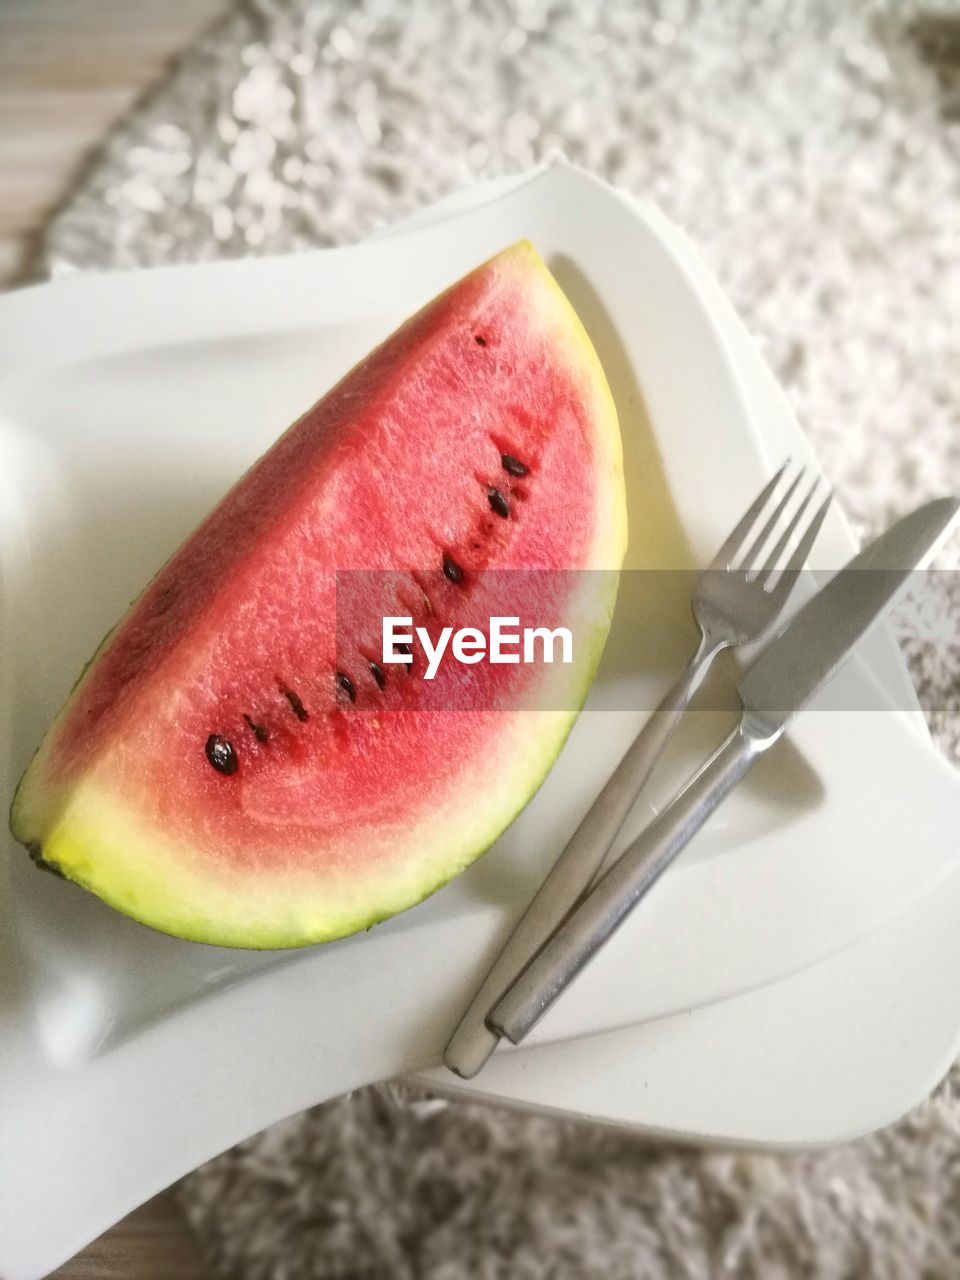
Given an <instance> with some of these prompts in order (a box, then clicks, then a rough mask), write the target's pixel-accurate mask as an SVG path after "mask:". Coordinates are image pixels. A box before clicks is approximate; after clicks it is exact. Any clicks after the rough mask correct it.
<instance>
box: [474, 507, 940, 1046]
mask: <svg viewBox="0 0 960 1280" xmlns="http://www.w3.org/2000/svg"><path fill="white" fill-rule="evenodd" d="M958 508H960V501H958V500H957V499H954V498H940V499H937V500H936V501H934V502H929V503H927V504H926V505H925V506H922V507H919V508H918V509H917V510H916V511H914V512H912V513H911V514H910V515H907V516H904V517H903V519H902V520H899V521H898V522H897V523H896V524H895V525H893V526H892V527H891V528H890V529H888V530H887V531H886V532H885V533H883V534H881V535H880V537H879V538H877V539H876V540H875V541H874V542H872V543H871V544H870V545H869V546H868V547H866V548H865V549H864V550H863V551H861V552H860V554H859V555H857V556H854V558H853V559H852V560H851V561H850V562H849V563H848V564H847V565H846V567H845V568H844V569H843V570H841V571H840V572H839V573H837V574H836V575H835V576H834V577H833V578H832V579H831V580H830V582H828V583H827V585H826V586H825V587H824V588H823V590H822V591H819V592H818V593H817V594H816V595H815V596H814V597H813V598H812V599H811V600H809V601H808V602H807V603H806V604H805V605H804V606H803V607H802V608H801V609H800V610H798V612H797V613H796V614H795V615H794V617H793V618H792V619H791V620H790V622H788V623H787V625H786V626H785V627H784V628H783V629H782V630H781V631H780V633H779V634H778V635H777V636H776V638H775V639H774V640H772V641H771V642H770V643H769V644H768V645H767V646H766V648H765V649H764V651H763V652H762V653H761V655H760V656H759V657H758V658H757V659H756V661H755V662H753V664H752V665H751V666H750V667H749V669H748V670H747V671H746V672H745V674H744V675H743V677H742V678H741V680H740V683H739V685H738V688H737V692H738V693H739V695H740V702H741V704H742V713H741V716H740V721H739V723H738V724H737V726H736V728H735V729H734V730H733V732H732V733H731V734H730V736H729V737H728V738H727V739H726V741H725V742H724V743H723V744H722V745H721V746H720V747H719V748H718V749H717V751H716V752H715V753H714V754H713V756H711V758H710V759H709V760H708V761H707V763H706V764H705V765H704V766H703V767H702V768H701V769H700V771H699V772H698V773H696V774H695V775H694V776H693V777H692V778H691V779H690V780H689V782H687V784H686V786H684V787H683V789H682V790H681V791H680V792H679V793H678V794H677V795H676V797H675V798H674V799H673V800H672V801H671V803H670V804H669V805H668V806H667V808H666V809H664V810H662V811H661V812H660V813H659V814H658V815H657V817H656V818H654V819H653V821H652V822H651V823H650V825H649V826H648V827H647V828H646V829H645V830H644V831H643V832H642V833H641V834H640V835H639V836H638V837H637V839H636V840H635V841H634V842H633V844H632V845H630V847H629V848H628V849H627V850H626V852H625V853H624V854H623V855H622V856H621V858H620V859H619V861H617V862H616V863H615V864H614V865H613V867H612V868H611V869H610V870H609V871H608V872H607V873H606V875H605V876H604V877H603V878H602V879H601V880H600V881H599V882H598V883H597V885H596V887H595V888H594V889H593V890H592V891H591V892H590V893H589V895H588V896H587V897H586V898H584V899H583V900H582V901H581V903H580V904H579V905H578V906H577V907H576V908H575V910H573V911H572V912H571V914H570V915H569V916H568V917H567V919H566V920H565V921H564V923H563V924H562V925H561V926H560V928H559V929H558V930H557V931H556V932H555V933H554V934H553V936H552V937H551V938H550V940H549V941H548V942H547V944H546V945H545V946H544V948H543V949H542V950H541V951H540V952H539V953H538V955H537V956H536V957H535V958H534V959H533V960H532V961H531V963H530V965H529V966H528V967H527V968H526V969H525V970H524V971H523V973H521V974H520V976H519V977H518V978H517V980H516V981H515V982H514V983H513V985H512V986H511V987H510V988H509V989H508V990H507V992H506V993H505V994H504V995H503V996H502V997H501V998H500V1000H499V1001H498V1002H497V1003H496V1004H495V1005H494V1007H493V1008H492V1009H491V1011H490V1013H489V1014H488V1015H487V1025H488V1026H489V1027H490V1029H491V1030H492V1031H493V1032H495V1033H496V1034H497V1035H500V1036H506V1037H507V1039H508V1040H510V1041H512V1042H513V1043H514V1044H519V1043H520V1041H521V1040H523V1038H524V1037H525V1036H526V1035H527V1033H528V1032H529V1031H530V1030H531V1029H532V1028H533V1027H534V1026H535V1025H536V1023H537V1022H539V1020H540V1018H541V1017H542V1016H543V1015H544V1013H546V1011H547V1010H548V1009H549V1008H550V1006H551V1005H552V1004H553V1003H554V1001H555V1000H556V999H557V998H558V997H559V996H560V995H561V994H562V993H563V992H564V991H565V990H566V988H567V987H568V986H569V984H570V983H571V982H572V981H573V980H574V978H575V977H576V976H577V974H579V973H580V972H581V970H582V969H583V968H584V967H585V966H586V965H587V964H588V963H589V961H590V960H591V959H592V958H593V956H594V955H595V954H596V953H597V951H599V949H600V948H601V947H602V946H603V944H604V942H606V941H607V939H608V938H609V937H610V936H611V934H613V933H614V931H615V930H616V929H618V928H619V926H620V925H621V924H622V923H623V921H624V920H625V919H626V917H627V916H628V915H629V914H630V912H631V911H632V910H633V908H634V907H635V906H636V905H637V903H638V902H639V901H640V900H641V898H643V897H644V896H645V894H646V893H647V892H648V890H649V889H650V888H651V887H652V885H653V884H655V882H656V881H657V880H658V879H659V878H660V876H661V875H662V874H663V872H664V871H665V870H666V869H667V867H668V866H669V865H670V864H671V862H672V861H673V860H674V858H676V856H677V854H678V853H679V852H680V851H681V849H683V848H684V847H685V846H686V845H687V844H688V842H689V841H690V840H691V839H692V837H693V836H694V835H695V833H696V832H697V831H699V829H700V828H701V827H702V826H703V824H704V822H705V821H706V820H707V818H708V817H709V816H710V814H712V813H713V811H714V810H715V809H716V808H717V806H718V805H719V804H720V803H721V801H722V800H723V799H724V798H725V797H726V796H727V795H729V793H730V792H731V791H732V790H733V788H734V787H735V786H736V785H737V783H738V782H739V781H740V780H741V778H742V777H743V776H744V774H745V773H746V772H747V771H748V770H749V769H750V768H751V766H752V765H754V764H755V763H756V762H757V760H758V759H759V758H760V756H761V755H763V753H764V752H765V751H767V750H769V748H770V747H772V746H773V744H774V743H775V742H776V741H777V740H778V739H779V738H780V737H781V735H782V734H783V732H784V730H785V729H786V727H787V725H788V724H789V722H790V720H791V719H792V718H793V716H795V715H796V713H797V712H798V711H799V710H800V709H801V708H802V707H803V706H804V705H805V704H806V703H807V702H808V701H809V700H810V699H811V698H812V697H813V696H814V694H816V693H817V692H818V691H819V689H820V688H821V687H822V686H823V685H824V684H825V683H826V682H827V681H828V680H829V679H830V677H831V676H832V675H833V674H834V673H835V672H836V670H837V668H838V667H839V666H840V665H841V663H842V662H843V661H844V659H845V658H846V657H847V656H848V654H849V653H850V651H851V650H852V649H853V648H854V647H855V646H856V644H857V643H858V641H859V640H861V639H862V637H863V636H864V635H865V634H866V633H867V632H868V631H869V630H870V628H871V627H872V626H873V624H874V623H875V622H877V621H878V620H879V619H880V618H881V617H882V615H883V614H884V612H885V611H886V610H887V609H888V608H889V607H890V605H891V604H892V603H893V602H894V600H895V599H896V598H897V596H898V595H899V594H900V592H901V591H902V590H903V589H904V587H905V586H906V584H907V582H908V580H909V578H910V575H911V574H912V573H913V572H914V570H916V569H918V568H920V567H922V565H923V564H924V563H925V562H926V561H927V560H928V559H929V557H930V556H931V555H932V554H933V553H934V552H935V550H936V548H937V546H938V545H939V544H940V542H941V541H942V540H943V538H944V537H945V536H946V534H947V531H948V529H949V526H950V524H951V522H952V521H953V519H954V517H955V516H956V514H957V510H958ZM865 571H866V572H865Z"/></svg>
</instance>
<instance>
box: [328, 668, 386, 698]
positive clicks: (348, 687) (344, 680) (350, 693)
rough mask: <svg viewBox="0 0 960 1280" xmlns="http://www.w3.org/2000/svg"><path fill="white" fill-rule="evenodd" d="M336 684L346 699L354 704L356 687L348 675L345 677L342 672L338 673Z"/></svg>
mask: <svg viewBox="0 0 960 1280" xmlns="http://www.w3.org/2000/svg"><path fill="white" fill-rule="evenodd" d="M381 674H382V673H381ZM337 684H338V685H339V686H340V688H341V689H342V690H343V692H344V693H345V694H346V695H347V697H348V698H349V699H350V701H351V702H356V700H357V690H356V687H355V686H354V683H353V681H352V680H351V679H350V677H349V676H348V675H345V674H344V672H342V671H338V672H337Z"/></svg>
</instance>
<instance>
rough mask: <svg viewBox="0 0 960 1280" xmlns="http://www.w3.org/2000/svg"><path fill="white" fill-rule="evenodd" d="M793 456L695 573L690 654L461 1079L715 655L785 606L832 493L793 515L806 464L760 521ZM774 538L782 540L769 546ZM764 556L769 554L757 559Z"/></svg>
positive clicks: (485, 987)
mask: <svg viewBox="0 0 960 1280" xmlns="http://www.w3.org/2000/svg"><path fill="white" fill-rule="evenodd" d="M789 465H790V464H789V459H788V461H787V462H785V463H784V464H783V466H782V467H781V468H780V470H779V471H778V472H777V473H776V475H774V477H773V479H772V480H770V482H769V484H767V485H766V486H765V487H764V488H763V490H762V491H761V492H760V493H759V494H758V495H757V497H756V498H755V499H754V501H753V502H752V503H751V504H750V506H749V507H748V508H747V510H746V512H745V513H744V515H743V518H742V519H741V520H740V521H739V523H738V524H737V525H736V527H735V528H734V529H733V530H732V532H731V533H730V535H729V537H728V538H727V540H726V541H725V542H724V544H723V546H722V547H721V548H720V550H719V551H718V552H717V554H716V556H715V557H714V559H713V561H712V563H711V564H710V565H709V566H708V567H707V568H706V569H705V570H704V571H703V573H701V574H700V576H699V578H698V579H697V585H696V588H695V590H694V595H693V601H692V607H693V616H694V620H695V621H696V623H697V626H698V628H699V631H700V638H699V642H698V644H697V647H696V649H695V651H694V653H693V655H692V656H691V658H690V660H689V661H688V663H687V665H686V667H685V668H684V670H683V671H682V672H681V674H680V676H679V677H678V679H677V681H676V682H675V684H674V685H673V686H672V688H671V689H669V690H668V692H667V693H666V694H665V695H664V697H663V699H662V700H661V701H660V703H659V704H658V706H657V707H656V708H655V710H654V711H653V713H652V714H651V716H650V718H649V719H648V720H647V722H646V724H645V725H644V726H643V728H642V729H641V730H640V732H639V734H638V735H637V737H636V738H635V739H634V741H633V743H632V744H631V746H630V747H628V748H627V751H626V753H625V754H624V756H623V758H622V759H621V761H620V763H619V764H618V765H617V767H616V769H615V770H614V772H613V773H612V774H611V776H610V778H609V780H608V782H607V783H606V785H605V786H604V788H603V790H602V791H601V792H600V794H599V795H598V796H597V798H596V800H595V801H594V802H593V804H592V805H591V807H590V809H589V810H588V811H587V813H586V815H585V816H584V818H583V820H582V821H581V823H580V825H579V827H578V828H577V830H576V831H575V832H574V834H573V836H572V838H571V839H570V842H569V843H568V844H567V846H566V848H565V849H564V850H563V852H562V853H561V854H560V856H559V858H558V859H557V861H556V863H555V864H554V866H553V868H552V870H551V871H550V872H549V874H548V875H547V878H546V879H545V880H544V882H543V884H542V885H541V886H540V889H539V890H538V891H537V894H536V896H535V897H534V899H533V901H532V902H531V903H530V906H529V907H528V908H527V910H526V912H525V914H524V915H523V916H522V917H521V919H520V921H519V923H518V924H517V927H516V928H515V929H514V931H513V933H512V934H511V936H510V938H509V939H508V940H507V943H506V945H505V946H504V948H503V950H502V951H501V952H500V955H499V956H498V957H497V960H496V961H495V963H494V965H493V968H492V969H491V970H490V972H489V973H488V974H487V976H486V978H485V979H484V981H483V984H482V985H481V987H480V989H479V990H478V992H477V994H476V996H475V997H474V999H473V1001H472V1002H471V1004H470V1006H469V1008H468V1009H467V1011H466V1013H465V1014H464V1016H463V1018H462V1019H461V1021H460V1024H459V1026H458V1027H457V1029H456V1031H455V1032H454V1033H453V1035H452V1036H451V1038H450V1040H449V1042H448V1044H447V1047H446V1049H445V1051H444V1055H443V1060H444V1063H445V1064H446V1065H447V1067H449V1069H450V1070H451V1071H453V1072H454V1073H455V1074H457V1075H459V1076H462V1077H463V1078H464V1079H471V1078H472V1077H473V1076H475V1075H476V1074H477V1072H478V1071H479V1070H480V1068H481V1067H482V1066H483V1064H484V1063H485V1062H486V1061H487V1059H488V1058H489V1057H490V1055H491V1054H492V1053H493V1051H494V1049H495V1048H496V1047H497V1044H498V1043H499V1039H500V1037H499V1035H498V1034H497V1033H496V1032H495V1031H493V1030H492V1029H491V1028H490V1027H489V1026H488V1025H487V1023H486V1016H487V1014H488V1013H489V1012H490V1009H491V1007H492V1006H493V1004H494V1003H495V1002H496V1001H497V1000H498V999H499V997H500V996H502V995H503V993H504V991H505V990H506V989H507V988H508V987H509V986H510V985H511V984H512V983H513V982H514V981H515V979H516V978H518V977H519V975H520V974H521V973H522V971H523V970H524V969H525V968H526V967H527V965H529V963H530V962H531V960H533V958H534V957H535V956H536V954H537V952H538V951H540V949H541V948H542V947H543V946H544V944H545V943H546V942H547V941H548V939H549V938H550V936H551V935H552V934H553V933H554V932H555V931H556V929H558V928H559V926H560V925H561V924H562V923H563V921H564V920H565V919H566V917H567V916H568V915H569V913H570V912H571V911H572V910H573V908H574V907H575V906H576V904H577V902H578V901H579V900H580V898H581V897H582V896H583V895H584V893H586V891H587V890H588V889H589V888H590V886H591V884H593V883H595V881H596V880H597V879H598V878H599V877H600V875H601V874H603V872H605V871H606V870H607V867H608V865H609V862H610V854H611V851H612V849H613V844H614V841H615V840H616V837H617V834H618V832H619V831H620V829H621V827H622V826H623V824H624V822H625V821H626V819H627V816H628V814H629V813H630V810H631V809H632V808H633V806H634V804H635V803H636V800H637V797H638V796H639V794H640V791H641V790H642V788H643V786H644V783H645V782H646V781H647V779H648V778H649V776H650V774H651V772H652V771H653V767H654V765H655V764H656V762H657V760H658V759H659V758H660V755H661V754H662V752H663V749H664V747H665V746H666V744H667V741H668V739H669V738H670V735H671V734H672V732H673V730H674V729H675V728H676V725H677V722H678V721H679V720H680V717H681V716H682V715H683V713H684V711H685V710H686V708H687V706H688V704H689V702H690V699H691V698H692V697H693V695H694V693H695V692H696V690H697V689H698V687H699V686H700V684H701V683H702V681H703V679H704V677H705V676H706V674H707V671H708V670H709V669H710V664H711V663H712V662H713V660H714V658H715V657H716V656H717V654H718V653H720V651H721V650H723V649H733V648H739V647H740V646H741V645H745V644H748V643H750V642H751V641H754V640H757V639H759V638H760V637H761V636H762V635H763V634H764V633H765V632H767V631H768V630H769V629H770V627H772V626H773V624H774V623H775V622H776V620H777V618H778V617H779V616H780V614H781V613H782V611H783V608H784V605H785V604H786V602H787V599H788V597H789V595H790V592H791V590H792V588H793V585H794V583H795V581H796V579H797V576H798V571H799V570H800V569H801V568H802V567H803V565H804V563H805V562H806V559H807V556H808V555H809V553H810V549H811V547H812V546H813V543H814V541H815V540H816V537H817V534H818V533H819V531H820V526H821V524H822V523H823V519H824V517H825V515H826V514H827V508H828V507H829V505H830V500H831V497H830V495H829V494H828V495H827V497H826V499H825V500H824V501H823V502H822V503H821V504H820V505H819V507H818V508H817V509H816V511H814V513H813V515H812V516H811V517H810V518H809V519H807V520H806V521H804V517H805V516H806V513H807V510H808V509H809V507H810V504H811V502H812V501H813V497H814V494H815V493H816V490H817V486H818V484H819V480H818V479H817V478H814V480H813V482H812V484H810V485H809V487H808V488H807V490H806V493H805V494H804V496H803V498H802V499H801V500H800V503H799V505H798V506H797V508H796V510H795V511H794V512H793V515H792V516H791V517H790V518H789V519H787V518H786V511H787V508H788V507H789V506H790V502H791V499H792V498H793V496H794V494H795V493H796V492H797V490H798V488H799V486H800V484H801V481H802V480H803V478H804V471H803V470H802V469H801V470H800V471H799V472H798V473H797V475H796V476H795V477H794V478H793V480H792V481H791V482H790V483H789V485H788V486H787V488H786V492H785V493H784V494H783V495H782V497H780V499H779V500H778V501H777V503H776V505H775V506H774V508H773V510H772V512H771V513H770V514H769V515H768V516H767V518H766V519H765V520H763V516H764V513H765V512H766V511H767V508H768V506H769V504H770V502H771V499H772V498H773V497H774V495H775V494H776V492H777V490H778V488H779V486H780V482H781V480H782V479H783V477H784V475H785V473H786V471H787V468H788V467H789ZM761 522H762V523H761ZM793 538H796V544H795V548H794V550H793V553H792V554H791V555H790V556H789V558H788V559H787V562H786V564H785V566H783V568H778V566H779V565H780V562H781V560H782V559H783V557H784V554H785V553H786V552H787V549H788V547H789V546H790V543H791V540H792V539H793ZM771 539H776V541H775V542H774V545H773V546H772V547H770V548H769V549H768V544H769V543H770V541H771ZM745 547H746V550H744V548H745ZM765 551H766V554H765V556H764V552H765ZM761 556H764V558H763V560H762V562H761V563H760V565H759V567H755V566H757V562H758V560H759V559H760V557H761Z"/></svg>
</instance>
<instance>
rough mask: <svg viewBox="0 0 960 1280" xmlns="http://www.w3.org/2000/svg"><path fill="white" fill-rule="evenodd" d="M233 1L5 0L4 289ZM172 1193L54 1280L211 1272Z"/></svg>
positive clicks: (0, 62)
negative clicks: (101, 156) (87, 172)
mask: <svg viewBox="0 0 960 1280" xmlns="http://www.w3.org/2000/svg"><path fill="white" fill-rule="evenodd" d="M225 8H226V0H0V182H2V186H3V200H2V201H0V288H4V287H9V286H11V285H14V284H17V283H21V282H23V281H25V280H29V279H30V277H31V275H32V270H31V262H32V259H33V257H34V254H35V246H36V237H37V233H38V231H39V229H40V228H41V227H42V226H43V225H44V223H45V222H46V220H47V219H48V217H49V216H50V214H51V213H52V212H53V210H55V209H56V207H57V205H58V204H59V203H60V201H61V200H62V199H63V197H64V194H65V193H66V191H67V190H68V189H69V186H70V182H71V179H72V178H73V177H74V176H75V175H76V174H77V173H78V172H79V171H81V170H82V167H83V165H84V164H85V163H86V162H87V161H88V159H89V157H90V155H91V153H92V151H93V150H94V149H95V148H96V144H97V142H98V141H99V140H100V139H101V138H102V137H103V135H104V134H105V133H106V131H107V130H108V129H109V127H110V125H111V124H112V123H113V122H114V121H115V120H117V119H118V118H119V117H120V116H122V115H123V113H124V112H125V111H126V110H127V109H128V108H129V107H130V106H131V104H132V103H134V102H135V101H136V100H137V99H138V98H139V97H140V96H141V95H142V94H143V93H144V92H145V91H146V90H147V89H148V88H149V87H150V85H151V84H153V83H154V82H156V81H157V80H158V79H159V78H161V77H162V76H163V73H164V71H165V69H166V67H167V66H168V65H169V63H170V61H171V59H172V58H173V57H174V56H175V55H176V53H177V52H178V51H179V50H180V49H182V48H184V47H185V46H186V45H188V44H190V43H191V41H192V40H193V39H194V38H195V36H196V35H197V34H198V33H199V32H200V31H202V30H203V29H204V28H205V27H206V26H208V25H209V24H210V23H211V22H212V21H213V20H214V19H215V18H216V17H218V16H219V14H220V13H222V12H223V10H224V9H225ZM210 1274H211V1273H210V1270H209V1268H207V1267H206V1266H205V1265H204V1264H203V1262H202V1260H201V1259H200V1257H199V1254H198V1252H197V1249H196V1246H195V1245H194V1244H193V1242H192V1240H191V1238H190V1237H189V1236H188V1234H187V1232H186V1228H185V1227H184V1225H183V1221H182V1219H181V1217H180V1215H179V1213H178V1211H177V1209H176V1206H175V1205H174V1203H173V1201H172V1199H171V1198H170V1197H169V1196H168V1195H164V1196H158V1197H157V1198H156V1199H155V1200H152V1201H151V1202H150V1203H149V1204H146V1205H144V1206H143V1207H142V1208H141V1209H138V1210H137V1211H136V1212H135V1213H132V1214H131V1215H130V1217H128V1218H127V1219H126V1220H125V1221H124V1222H121V1223H119V1224H118V1225H117V1226H116V1227H114V1228H113V1230H112V1231H108V1232H107V1234H106V1235H105V1236H103V1237H102V1238H101V1239H100V1240H98V1241H97V1242H96V1243H95V1244H93V1245H91V1246H90V1247H89V1248H88V1249H85V1250H84V1251H83V1253H81V1254H80V1255H79V1256H78V1257H76V1258H74V1259H73V1260H72V1261H71V1262H69V1263H67V1264H66V1266H64V1267H62V1268H60V1269H59V1270H58V1271H56V1272H55V1273H54V1275H55V1276H56V1277H57V1280H207V1278H208V1277H209V1276H210Z"/></svg>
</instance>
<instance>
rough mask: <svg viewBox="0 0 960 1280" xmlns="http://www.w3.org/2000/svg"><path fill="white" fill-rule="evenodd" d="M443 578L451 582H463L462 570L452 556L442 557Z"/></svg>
mask: <svg viewBox="0 0 960 1280" xmlns="http://www.w3.org/2000/svg"><path fill="white" fill-rule="evenodd" d="M443 576H444V577H445V578H449V579H450V581H451V582H462V581H463V570H462V569H461V568H460V566H459V565H458V564H457V562H456V560H454V558H453V557H452V556H444V557H443Z"/></svg>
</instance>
